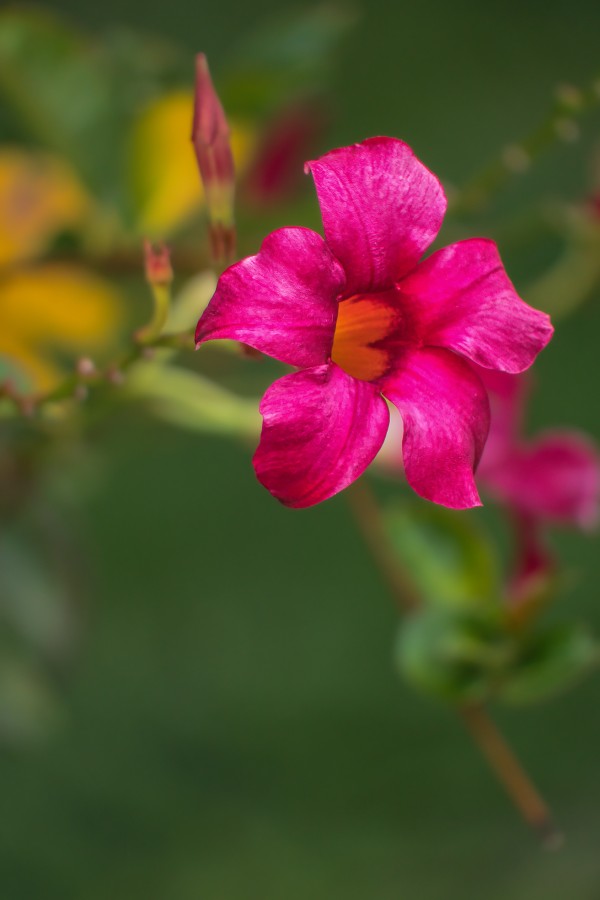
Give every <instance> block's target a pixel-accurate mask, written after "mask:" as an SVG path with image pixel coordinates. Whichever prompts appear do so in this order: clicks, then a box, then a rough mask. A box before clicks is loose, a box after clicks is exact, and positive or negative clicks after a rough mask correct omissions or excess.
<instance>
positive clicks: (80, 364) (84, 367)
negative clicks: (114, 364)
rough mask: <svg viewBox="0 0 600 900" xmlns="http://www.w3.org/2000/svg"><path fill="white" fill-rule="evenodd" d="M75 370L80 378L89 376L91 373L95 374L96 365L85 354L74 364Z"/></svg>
mask: <svg viewBox="0 0 600 900" xmlns="http://www.w3.org/2000/svg"><path fill="white" fill-rule="evenodd" d="M75 369H76V372H77V374H78V375H80V376H81V378H91V377H92V375H95V374H96V366H95V364H94V361H93V359H89V357H87V356H82V357H81V359H78V360H77V365H76V366H75Z"/></svg>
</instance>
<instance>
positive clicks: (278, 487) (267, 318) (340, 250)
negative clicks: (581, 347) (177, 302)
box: [196, 137, 552, 508]
mask: <svg viewBox="0 0 600 900" xmlns="http://www.w3.org/2000/svg"><path fill="white" fill-rule="evenodd" d="M306 168H307V170H309V171H310V172H311V173H312V175H313V178H314V180H315V185H316V189H317V195H318V199H319V204H320V207H321V213H322V216H323V225H324V230H325V239H323V238H322V237H321V236H320V235H319V234H316V233H315V232H314V231H310V230H309V229H307V228H281V229H279V230H278V231H275V232H273V233H272V234H270V235H268V237H267V238H266V239H265V240H264V242H263V245H262V247H261V249H260V252H259V253H258V254H257V255H256V256H251V257H248V258H247V259H244V260H242V261H241V262H238V263H236V264H235V265H233V266H231V267H230V268H229V269H227V270H226V271H225V272H224V273H223V275H222V276H221V278H220V279H219V283H218V285H217V290H216V292H215V295H214V297H213V298H212V300H211V302H210V304H209V306H208V308H207V309H206V311H205V312H204V314H203V316H202V318H201V319H200V321H199V323H198V328H197V331H196V341H197V343H198V344H201V343H203V342H204V341H207V340H214V339H218V338H230V339H234V340H238V341H243V342H244V343H246V344H249V345H250V346H251V347H254V348H255V349H257V350H260V351H261V352H263V353H266V354H268V355H270V356H273V357H275V358H276V359H278V360H280V361H281V362H283V363H287V364H289V365H291V366H294V367H296V368H297V369H299V370H300V371H297V372H294V373H292V374H290V375H285V376H284V377H283V378H280V379H279V380H278V381H276V382H275V384H273V385H272V386H271V387H270V388H269V389H268V390H267V392H266V394H265V396H264V397H263V400H262V403H261V407H260V409H261V413H262V415H263V429H262V434H261V440H260V444H259V447H258V449H257V451H256V454H255V456H254V467H255V470H256V474H257V476H258V479H259V481H261V483H262V484H263V485H264V486H265V487H266V488H267V489H268V490H269V491H270V492H271V493H272V494H273V495H274V496H275V497H277V498H278V499H279V500H280V501H281V502H282V503H284V504H286V505H287V506H292V507H306V506H311V505H313V504H315V503H319V502H320V501H322V500H326V499H327V498H328V497H331V496H332V495H333V494H335V493H337V492H338V491H340V490H342V489H343V488H345V487H347V485H349V484H350V483H351V482H352V481H354V480H355V479H356V478H358V477H359V475H361V474H362V472H363V471H364V470H365V469H366V467H367V466H368V465H369V464H370V463H371V461H372V460H373V459H374V457H375V456H376V454H377V452H378V450H379V448H380V447H381V445H382V443H383V440H384V438H385V434H386V431H387V428H388V421H389V413H388V408H387V405H386V401H385V400H384V396H385V397H386V398H387V399H388V400H390V401H391V402H392V403H393V404H395V405H396V406H397V408H398V409H399V411H400V414H401V416H402V419H403V423H404V435H403V445H402V452H403V459H404V467H405V471H406V478H407V480H408V482H409V484H410V485H411V486H412V487H413V488H414V490H415V491H416V492H417V493H418V494H421V495H422V496H423V497H426V498H427V499H429V500H433V501H434V502H436V503H442V504H444V505H446V506H450V507H455V508H465V507H470V506H476V505H478V504H479V503H480V501H479V496H478V493H477V488H476V486H475V482H474V478H473V472H474V469H475V467H476V466H477V463H478V461H479V458H480V456H481V453H482V450H483V446H484V443H485V439H486V436H487V432H488V427H489V404H488V398H487V394H486V391H485V388H484V386H483V384H482V382H481V380H480V378H479V377H478V376H477V375H476V374H475V372H474V371H473V369H472V367H471V365H470V362H476V363H478V364H479V365H481V366H484V367H488V368H492V369H499V370H502V371H507V372H520V371H522V370H523V369H526V368H527V367H528V366H530V365H531V363H532V362H533V360H534V358H535V356H536V355H537V353H538V352H539V351H540V350H541V349H542V348H543V347H544V346H545V345H546V344H547V343H548V341H549V339H550V337H551V335H552V326H551V325H550V322H549V319H548V317H547V316H546V315H544V314H543V313H540V312H537V311H536V310H534V309H531V307H529V306H527V305H526V304H525V303H523V301H522V300H520V299H519V297H518V296H517V294H516V293H515V290H514V288H513V286H512V284H511V282H510V281H509V279H508V277H507V275H506V272H505V271H504V268H503V267H502V263H501V262H500V258H499V256H498V251H497V248H496V246H495V244H494V243H492V242H491V241H487V240H481V239H473V240H468V241H463V242H461V243H458V244H453V245H452V246H450V247H446V248H444V249H443V250H438V251H437V252H436V253H434V254H433V255H432V256H430V257H428V258H427V259H426V260H424V261H423V262H421V263H420V264H419V259H420V257H421V255H422V254H423V252H424V251H425V250H426V249H427V247H429V245H430V244H431V243H432V241H433V240H434V239H435V237H436V235H437V232H438V230H439V228H440V225H441V222H442V219H443V217H444V213H445V210H446V199H445V196H444V192H443V189H442V187H441V185H440V183H439V181H438V180H437V178H436V177H435V175H433V174H432V173H431V172H430V171H429V170H428V169H426V168H425V166H424V165H423V164H422V163H421V162H419V160H417V159H416V157H415V156H414V155H413V152H412V150H411V149H410V148H409V147H408V146H407V145H406V144H404V143H403V142H402V141H399V140H395V139H393V138H385V137H379V138H372V139H370V140H368V141H365V142H364V143H362V144H355V145H353V146H351V147H343V148H341V149H339V150H333V151H332V152H331V153H328V154H326V155H325V156H323V157H321V159H318V160H316V161H314V162H310V163H307V166H306Z"/></svg>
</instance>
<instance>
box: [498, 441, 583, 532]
mask: <svg viewBox="0 0 600 900" xmlns="http://www.w3.org/2000/svg"><path fill="white" fill-rule="evenodd" d="M486 458H487V451H486ZM484 481H485V484H486V485H489V487H490V488H491V490H492V491H493V492H494V493H495V494H496V495H497V496H498V497H499V498H501V499H502V500H504V502H506V503H509V504H510V506H512V507H513V509H515V510H517V511H518V512H520V513H521V514H522V515H526V516H530V517H532V518H535V519H539V520H542V521H544V520H546V521H549V522H556V523H559V524H563V525H576V526H578V527H579V528H584V529H585V528H590V527H591V526H592V525H594V524H595V523H596V521H597V519H598V504H599V501H600V457H599V455H598V452H597V450H596V448H595V447H594V446H593V445H592V443H591V442H590V441H589V440H588V439H586V438H585V437H584V436H583V435H579V434H577V433H575V432H570V431H562V432H559V431H557V432H547V433H546V434H544V435H540V437H539V438H538V439H537V440H535V441H534V442H532V443H531V444H529V445H526V446H524V447H521V448H515V450H514V452H513V455H512V456H511V457H509V458H506V459H505V460H504V461H503V462H502V463H499V464H498V465H497V466H495V467H488V466H487V465H486V468H485V471H482V473H481V483H482V484H483V483H484Z"/></svg>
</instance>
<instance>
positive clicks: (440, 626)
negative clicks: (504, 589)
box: [395, 608, 512, 703]
mask: <svg viewBox="0 0 600 900" xmlns="http://www.w3.org/2000/svg"><path fill="white" fill-rule="evenodd" d="M511 652H512V648H511V646H510V642H509V641H508V640H507V638H506V636H505V635H504V634H503V633H502V631H501V629H500V628H498V621H497V619H496V618H495V617H487V616H483V615H476V614H475V613H473V612H465V611H451V610H443V609H434V608H429V609H424V610H423V611H421V612H419V613H416V614H415V615H413V616H411V617H410V618H409V619H408V621H407V622H406V623H405V624H404V625H403V626H402V628H401V630H400V633H399V637H398V641H397V644H396V654H395V656H396V664H397V666H398V668H399V670H400V672H401V673H402V674H403V675H404V676H405V677H406V678H407V680H408V681H410V682H411V683H412V684H413V685H414V686H415V687H417V688H418V689H419V690H422V691H423V692H424V693H427V694H432V695H433V696H436V697H438V698H440V699H443V700H447V701H450V702H453V703H466V702H469V701H476V700H483V699H485V698H486V697H487V696H488V694H489V691H490V684H491V682H492V681H493V679H494V678H495V677H496V675H497V673H498V672H499V671H501V670H502V668H503V667H504V666H505V665H506V664H507V663H508V661H509V660H510V656H511Z"/></svg>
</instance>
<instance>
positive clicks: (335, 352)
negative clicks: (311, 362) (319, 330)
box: [331, 294, 397, 381]
mask: <svg viewBox="0 0 600 900" xmlns="http://www.w3.org/2000/svg"><path fill="white" fill-rule="evenodd" d="M396 317H397V314H396V310H395V309H394V308H393V307H392V306H390V305H389V304H388V303H386V302H385V300H384V299H383V297H382V298H378V297H376V296H365V295H362V294H356V295H355V296H354V297H349V298H348V299H347V300H342V301H341V303H340V304H339V307H338V317H337V322H336V326H335V334H334V336H333V346H332V348H331V358H332V360H333V361H334V362H335V363H337V365H338V366H340V368H342V369H343V370H344V371H345V372H347V373H348V375H352V376H353V377H354V378H359V379H360V380H361V381H375V380H376V379H377V378H381V376H382V375H383V374H384V373H385V371H386V370H387V368H388V365H389V355H388V351H387V349H386V348H385V346H384V344H383V343H382V342H383V341H384V339H385V338H386V337H388V335H389V334H390V333H391V331H392V330H393V328H394V325H395V322H396Z"/></svg>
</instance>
